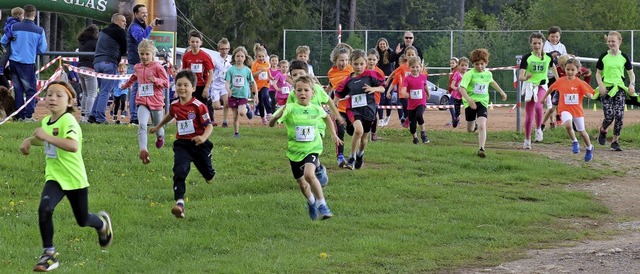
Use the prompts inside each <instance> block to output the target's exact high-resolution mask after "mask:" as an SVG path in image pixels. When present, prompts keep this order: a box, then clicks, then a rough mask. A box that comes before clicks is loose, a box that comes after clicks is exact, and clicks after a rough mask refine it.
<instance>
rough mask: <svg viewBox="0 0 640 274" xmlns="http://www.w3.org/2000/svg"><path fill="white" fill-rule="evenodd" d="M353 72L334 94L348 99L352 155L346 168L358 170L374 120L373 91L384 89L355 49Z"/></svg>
mask: <svg viewBox="0 0 640 274" xmlns="http://www.w3.org/2000/svg"><path fill="white" fill-rule="evenodd" d="M350 61H351V66H352V67H353V74H352V75H351V76H349V77H347V78H346V79H344V81H343V82H342V83H341V84H340V86H338V88H337V89H336V93H335V94H336V97H338V98H342V99H343V100H347V118H348V120H349V122H351V126H347V133H348V134H349V135H351V136H352V137H353V138H352V139H351V154H350V155H351V156H350V157H349V161H348V162H347V166H346V168H348V169H351V170H353V169H354V168H355V169H360V168H361V167H362V165H363V163H364V150H365V148H366V147H367V142H368V141H369V138H368V136H367V133H369V131H370V130H371V125H372V124H373V123H374V122H375V121H376V114H377V107H376V101H375V95H374V93H375V92H384V78H380V76H379V75H378V74H377V73H376V72H374V71H371V70H365V68H366V64H367V59H366V55H365V53H364V51H362V50H354V51H353V52H352V53H351V57H350Z"/></svg>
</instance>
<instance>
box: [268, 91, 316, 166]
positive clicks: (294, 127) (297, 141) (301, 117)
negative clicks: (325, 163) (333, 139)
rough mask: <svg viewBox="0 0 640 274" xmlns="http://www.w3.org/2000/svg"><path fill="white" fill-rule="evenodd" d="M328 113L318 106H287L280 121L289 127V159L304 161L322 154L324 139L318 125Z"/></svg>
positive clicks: (293, 104) (292, 104)
mask: <svg viewBox="0 0 640 274" xmlns="http://www.w3.org/2000/svg"><path fill="white" fill-rule="evenodd" d="M324 117H327V112H325V111H324V109H323V108H322V107H320V106H318V105H315V104H309V105H308V106H303V105H300V104H298V103H290V104H287V105H286V107H285V108H284V112H283V113H282V117H280V119H278V122H279V123H284V125H285V127H287V139H288V148H287V158H289V160H291V161H294V162H300V161H302V160H303V159H304V158H305V157H307V155H309V154H311V153H317V154H322V138H321V137H320V130H319V129H318V125H319V124H320V123H322V124H324V122H321V121H322V120H323V119H324Z"/></svg>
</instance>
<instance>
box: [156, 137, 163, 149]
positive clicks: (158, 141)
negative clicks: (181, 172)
mask: <svg viewBox="0 0 640 274" xmlns="http://www.w3.org/2000/svg"><path fill="white" fill-rule="evenodd" d="M163 146H164V136H161V137H158V138H156V148H162V147H163Z"/></svg>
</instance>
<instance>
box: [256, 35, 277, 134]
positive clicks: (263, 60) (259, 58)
mask: <svg viewBox="0 0 640 274" xmlns="http://www.w3.org/2000/svg"><path fill="white" fill-rule="evenodd" d="M255 50H256V52H255V55H256V61H255V62H253V64H252V65H251V73H252V74H253V78H254V79H255V82H256V85H257V89H258V98H259V99H260V102H259V103H257V104H255V105H256V107H257V108H258V111H259V112H260V117H262V124H263V125H266V124H267V121H268V120H271V115H272V114H273V111H272V110H271V104H270V103H269V100H270V99H269V83H270V80H273V77H272V76H271V72H270V70H269V68H270V65H269V62H267V50H266V49H264V48H263V47H257V48H255Z"/></svg>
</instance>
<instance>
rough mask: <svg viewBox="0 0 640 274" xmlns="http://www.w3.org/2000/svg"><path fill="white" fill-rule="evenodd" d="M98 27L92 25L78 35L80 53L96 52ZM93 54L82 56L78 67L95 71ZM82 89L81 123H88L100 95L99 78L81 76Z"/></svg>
mask: <svg viewBox="0 0 640 274" xmlns="http://www.w3.org/2000/svg"><path fill="white" fill-rule="evenodd" d="M98 33H99V30H98V26H96V25H94V24H91V25H88V26H87V27H86V28H84V29H83V30H82V32H80V33H79V34H78V51H79V52H95V51H96V44H97V43H98ZM93 56H94V55H93V54H92V55H89V56H84V55H81V56H80V58H78V67H80V68H81V69H85V70H93ZM79 75H80V76H79V78H80V87H82V99H81V100H80V105H81V106H82V112H81V114H80V115H81V116H80V122H86V121H87V117H89V115H91V108H92V107H93V103H94V102H95V100H96V95H98V78H97V77H95V76H93V75H86V74H79Z"/></svg>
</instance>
